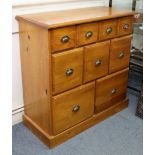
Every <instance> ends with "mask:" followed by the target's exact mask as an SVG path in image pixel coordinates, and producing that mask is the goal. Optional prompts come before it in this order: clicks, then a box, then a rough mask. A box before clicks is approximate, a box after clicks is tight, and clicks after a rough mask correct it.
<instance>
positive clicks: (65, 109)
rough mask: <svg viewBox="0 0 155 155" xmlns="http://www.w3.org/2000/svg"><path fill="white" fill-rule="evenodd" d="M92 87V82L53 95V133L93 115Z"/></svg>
mask: <svg viewBox="0 0 155 155" xmlns="http://www.w3.org/2000/svg"><path fill="white" fill-rule="evenodd" d="M94 87H95V83H94V82H92V83H89V84H86V85H83V86H80V87H78V88H75V89H72V90H70V91H67V92H65V93H62V94H60V95H57V96H54V97H53V99H52V101H53V102H52V118H53V125H52V126H53V133H54V134H58V133H60V132H62V131H64V130H65V129H67V128H69V127H72V126H73V125H76V124H77V123H79V122H81V121H83V120H85V119H87V118H89V117H91V116H92V115H93V113H94Z"/></svg>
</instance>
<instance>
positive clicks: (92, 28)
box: [77, 22, 98, 46]
mask: <svg viewBox="0 0 155 155" xmlns="http://www.w3.org/2000/svg"><path fill="white" fill-rule="evenodd" d="M89 32H91V33H92V36H91V37H86V34H87V33H89ZM77 38H78V39H77V45H78V46H81V45H86V44H90V43H93V42H96V41H97V39H98V23H96V22H95V23H88V24H81V25H78V26H77Z"/></svg>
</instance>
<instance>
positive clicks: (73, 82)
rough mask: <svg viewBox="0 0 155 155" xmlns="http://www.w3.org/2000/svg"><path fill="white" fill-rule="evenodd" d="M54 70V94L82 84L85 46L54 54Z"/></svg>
mask: <svg viewBox="0 0 155 155" xmlns="http://www.w3.org/2000/svg"><path fill="white" fill-rule="evenodd" d="M52 70H53V94H57V93H60V92H63V91H65V90H68V89H71V88H73V87H75V86H78V85H80V84H82V73H83V48H82V47H81V48H77V49H74V50H70V51H65V52H61V53H58V54H53V55H52ZM71 72H72V73H71ZM67 73H68V75H67Z"/></svg>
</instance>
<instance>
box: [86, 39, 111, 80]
mask: <svg viewBox="0 0 155 155" xmlns="http://www.w3.org/2000/svg"><path fill="white" fill-rule="evenodd" d="M109 47H110V41H105V42H102V43H97V44H92V45H88V46H86V47H85V48H84V82H88V81H91V80H94V79H96V78H99V77H102V76H105V75H107V74H108V66H109Z"/></svg>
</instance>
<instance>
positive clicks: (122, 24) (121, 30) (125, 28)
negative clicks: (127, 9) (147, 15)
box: [118, 16, 133, 35]
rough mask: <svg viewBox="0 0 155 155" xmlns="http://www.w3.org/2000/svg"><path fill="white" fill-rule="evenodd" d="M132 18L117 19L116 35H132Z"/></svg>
mask: <svg viewBox="0 0 155 155" xmlns="http://www.w3.org/2000/svg"><path fill="white" fill-rule="evenodd" d="M132 24H133V16H128V17H123V18H119V20H118V35H127V34H131V33H132V28H133V26H132Z"/></svg>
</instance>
